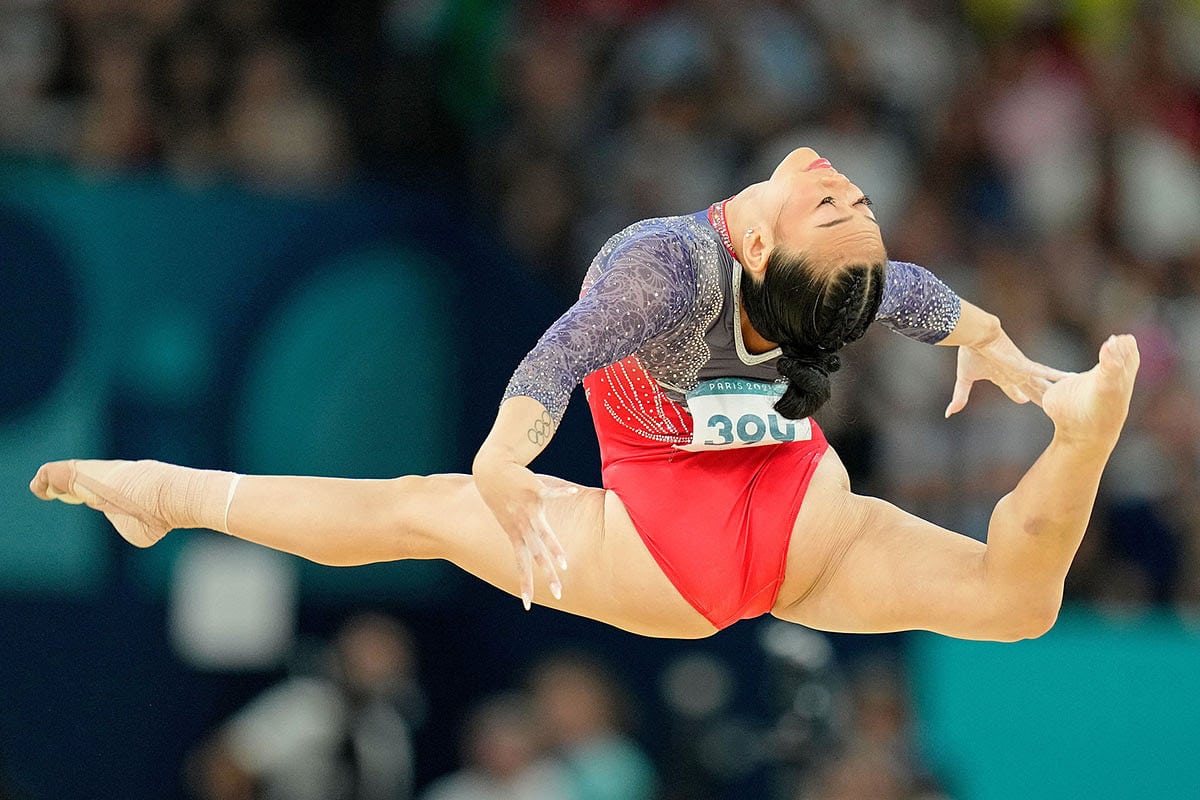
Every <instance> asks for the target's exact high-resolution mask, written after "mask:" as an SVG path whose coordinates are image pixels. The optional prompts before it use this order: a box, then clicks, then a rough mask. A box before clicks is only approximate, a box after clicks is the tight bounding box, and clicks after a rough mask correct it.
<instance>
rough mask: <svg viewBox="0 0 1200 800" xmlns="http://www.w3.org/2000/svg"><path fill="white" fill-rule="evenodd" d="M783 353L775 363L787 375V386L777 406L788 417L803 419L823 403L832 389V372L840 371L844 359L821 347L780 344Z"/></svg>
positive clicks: (784, 375)
mask: <svg viewBox="0 0 1200 800" xmlns="http://www.w3.org/2000/svg"><path fill="white" fill-rule="evenodd" d="M780 347H781V349H782V350H783V355H782V356H780V357H779V361H778V363H777V365H776V367H777V369H778V370H779V374H780V375H782V376H783V377H785V378H787V382H788V388H787V391H786V392H785V393H784V395H783V397H781V398H779V400H778V402H776V403H775V410H776V411H778V412H779V413H780V414H782V415H783V416H785V417H787V418H788V419H803V418H804V417H810V416H812V414H813V412H814V411H816V410H817V409H818V408H820V407H821V406H822V405H824V404H825V403H826V402H827V401H828V400H829V398H830V396H831V395H832V393H833V387H832V385H831V383H830V380H829V375H830V373H833V372H837V371H838V369H839V368H840V367H841V366H842V360H841V359H840V358H838V355H837V353H835V352H833V351H830V350H825V349H823V348H819V347H805V346H797V345H793V344H790V343H784V344H781V345H780Z"/></svg>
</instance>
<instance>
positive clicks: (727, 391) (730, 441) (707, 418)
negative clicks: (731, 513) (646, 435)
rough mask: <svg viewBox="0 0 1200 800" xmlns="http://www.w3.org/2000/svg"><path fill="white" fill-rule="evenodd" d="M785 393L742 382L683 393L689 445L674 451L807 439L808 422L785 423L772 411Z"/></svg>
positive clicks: (781, 387) (779, 386)
mask: <svg viewBox="0 0 1200 800" xmlns="http://www.w3.org/2000/svg"><path fill="white" fill-rule="evenodd" d="M785 391H787V384H786V383H766V382H764V381H752V380H749V379H746V378H718V379H716V380H710V381H702V382H701V383H700V384H699V385H698V386H696V388H695V389H692V391H690V392H688V393H687V405H688V410H689V411H690V412H691V414H692V421H693V429H692V441H691V444H685V445H676V447H678V448H679V449H680V450H690V451H692V452H699V451H701V450H730V449H732V448H734V447H758V446H759V445H764V444H779V443H781V442H802V441H807V440H809V439H811V438H812V421H811V420H809V419H807V418H805V419H788V418H787V417H784V416H782V415H780V413H779V412H778V411H776V410H775V408H774V406H775V401H777V400H778V399H779V398H780V397H783V393H784V392H785Z"/></svg>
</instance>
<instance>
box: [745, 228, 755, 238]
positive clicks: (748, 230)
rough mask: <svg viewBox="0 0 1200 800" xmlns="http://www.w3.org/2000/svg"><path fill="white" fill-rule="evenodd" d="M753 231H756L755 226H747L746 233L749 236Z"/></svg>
mask: <svg viewBox="0 0 1200 800" xmlns="http://www.w3.org/2000/svg"><path fill="white" fill-rule="evenodd" d="M752 233H754V228H746V235H747V236H749V235H750V234H752Z"/></svg>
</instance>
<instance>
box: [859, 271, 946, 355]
mask: <svg viewBox="0 0 1200 800" xmlns="http://www.w3.org/2000/svg"><path fill="white" fill-rule="evenodd" d="M961 311H962V301H961V300H959V297H958V295H956V294H955V293H954V290H952V289H951V288H950V287H949V286H947V285H946V284H944V283H942V282H941V281H940V280H939V279H938V277H937V276H936V275H934V274H933V273H932V272H930V271H929V270H927V269H925V268H924V267H919V266H917V265H916V264H909V263H907V262H905V261H889V262H888V265H887V280H886V281H885V282H884V284H883V300H882V301H881V302H880V304H879V312H878V313H877V314H876V315H875V321H876V322H879V323H881V324H882V325H883V326H884V327H885V328H890V329H891V330H893V331H895V332H896V333H899V334H902V335H904V336H907V337H908V338H910V339H916V340H917V341H919V342H925V343H926V344H937V343H938V342H940V341H941V340H942V339H945V338H946V337H947V336H949V335H950V333H951V331H953V330H954V328H955V326H957V325H958V315H959V313H961Z"/></svg>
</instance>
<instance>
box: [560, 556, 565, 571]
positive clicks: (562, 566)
mask: <svg viewBox="0 0 1200 800" xmlns="http://www.w3.org/2000/svg"><path fill="white" fill-rule="evenodd" d="M558 568H559V569H566V568H567V557H566V556H559V557H558Z"/></svg>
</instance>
